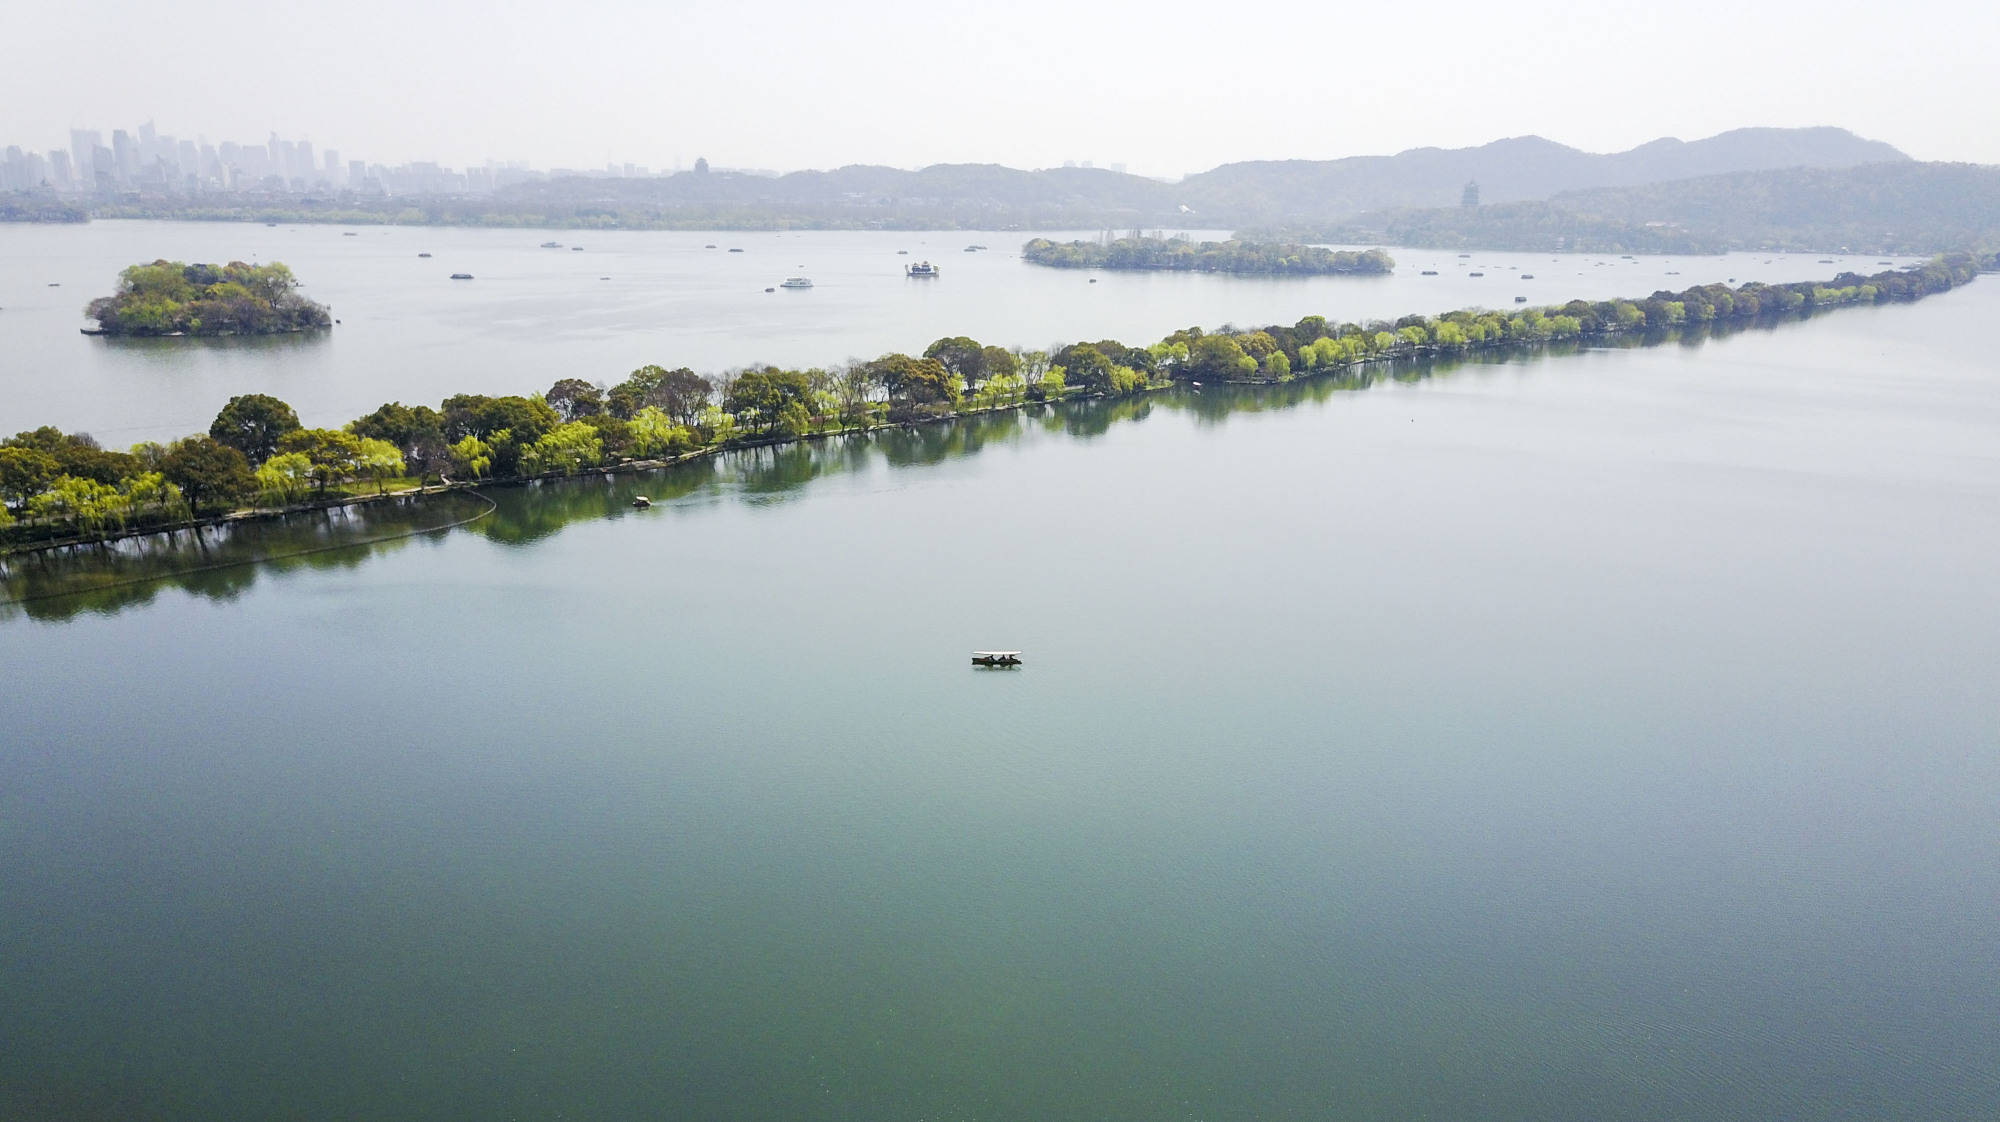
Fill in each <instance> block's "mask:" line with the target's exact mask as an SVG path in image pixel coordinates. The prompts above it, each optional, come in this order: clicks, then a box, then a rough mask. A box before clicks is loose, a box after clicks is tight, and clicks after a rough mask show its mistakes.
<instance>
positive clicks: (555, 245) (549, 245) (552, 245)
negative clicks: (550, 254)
mask: <svg viewBox="0 0 2000 1122" xmlns="http://www.w3.org/2000/svg"><path fill="white" fill-rule="evenodd" d="M542 248H543V249H561V248H562V243H561V242H543V243H542Z"/></svg>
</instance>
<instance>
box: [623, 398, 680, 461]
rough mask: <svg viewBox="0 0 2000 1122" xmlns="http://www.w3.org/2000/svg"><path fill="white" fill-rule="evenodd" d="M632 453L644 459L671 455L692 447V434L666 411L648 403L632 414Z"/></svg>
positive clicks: (630, 427) (630, 424)
mask: <svg viewBox="0 0 2000 1122" xmlns="http://www.w3.org/2000/svg"><path fill="white" fill-rule="evenodd" d="M629 431H630V432H631V434H632V444H631V448H632V454H633V455H635V456H641V457H644V458H646V459H655V458H658V457H660V456H671V455H674V454H675V453H678V452H682V451H685V450H687V449H688V448H690V447H692V446H693V444H694V434H693V433H692V432H690V431H689V430H688V429H686V428H684V427H682V426H680V425H677V424H675V423H674V419H673V418H672V417H669V416H668V415H667V411H666V410H664V409H661V408H660V407H659V406H657V405H648V406H646V407H645V408H643V409H641V410H639V411H638V412H637V413H634V414H633V415H632V420H631V422H630V423H629Z"/></svg>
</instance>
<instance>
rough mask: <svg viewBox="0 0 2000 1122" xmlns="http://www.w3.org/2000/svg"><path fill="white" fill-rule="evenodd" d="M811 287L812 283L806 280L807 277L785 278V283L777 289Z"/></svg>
mask: <svg viewBox="0 0 2000 1122" xmlns="http://www.w3.org/2000/svg"><path fill="white" fill-rule="evenodd" d="M812 286H813V282H812V281H811V280H810V279H809V278H807V277H786V278H785V283H783V284H781V285H779V286H778V287H779V288H811V287H812Z"/></svg>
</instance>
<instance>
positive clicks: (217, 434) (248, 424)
mask: <svg viewBox="0 0 2000 1122" xmlns="http://www.w3.org/2000/svg"><path fill="white" fill-rule="evenodd" d="M298 429H299V415H298V414H297V413H295V412H293V411H292V407H291V406H289V405H286V404H285V403H284V402H282V401H279V400H278V399H277V398H275V397H271V396H269V395H267V394H261V393H246V394H242V395H240V396H237V397H232V398H230V399H229V404H227V405H225V406H223V407H222V412H220V413H217V414H216V415H215V421H214V423H212V424H210V425H209V426H208V435H210V436H212V437H214V438H215V439H216V440H218V441H220V442H222V443H223V444H227V445H228V446H229V447H231V448H234V449H236V450H237V451H238V452H241V453H243V458H244V459H246V460H249V461H250V462H251V463H252V464H261V463H263V462H264V461H265V460H267V459H269V458H270V457H271V455H272V454H273V453H275V452H276V451H277V450H278V441H280V440H282V439H283V438H284V437H285V434H287V433H292V432H297V431H298Z"/></svg>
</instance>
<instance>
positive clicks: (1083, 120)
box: [0, 0, 2000, 177]
mask: <svg viewBox="0 0 2000 1122" xmlns="http://www.w3.org/2000/svg"><path fill="white" fill-rule="evenodd" d="M758 11H759V14H760V21H759V26H758V29H757V31H756V32H755V33H752V34H746V33H744V32H743V31H742V30H741V23H742V14H741V13H740V12H739V11H737V10H735V9H727V8H709V7H694V6H687V5H666V6H660V7H651V6H646V5H641V4H638V3H635V2H632V0H571V2H567V3H561V4H557V3H553V2H551V0H523V2H521V3H518V4H515V5H513V6H512V7H511V8H508V9H506V10H504V11H498V12H496V11H495V10H494V9H492V8H491V7H490V6H487V5H475V4H472V3H470V2H469V0H443V2H442V3H438V4H433V5H427V6H423V7H413V6H407V5H393V6H392V5H390V4H388V3H385V2H384V0H357V2H356V3H354V4H352V5H349V6H347V7H346V8H344V9H343V10H342V12H341V16H340V18H339V19H338V20H319V21H314V22H312V23H310V24H301V23H300V21H299V20H298V17H297V15H296V13H295V12H291V11H288V10H284V9H279V8H273V7H271V6H269V5H264V4H253V3H249V2H248V0H188V2H187V3H184V4H180V5H176V6H174V7H173V8H171V9H166V8H161V7H159V6H157V5H142V4H139V3H136V2H133V0H80V2H78V3H75V4H71V5H67V6H62V7H57V6H40V7H32V8H27V9H24V10H20V11H17V12H14V13H10V16H9V22H10V23H11V24H12V25H13V27H12V31H13V32H14V34H12V35H11V36H10V38H12V39H13V40H14V42H15V44H16V45H17V48H19V49H17V50H16V51H15V52H13V57H12V59H10V65H9V67H8V68H6V69H5V70H4V71H0V144H20V145H23V146H24V147H28V148H54V147H60V146H62V145H64V144H66V143H67V130H68V129H69V128H70V127H72V126H76V127H86V128H100V129H111V128H130V127H134V126H136V125H137V124H138V123H139V122H140V121H143V120H145V119H148V118H151V119H154V120H156V121H157V122H158V123H159V125H160V127H161V128H162V130H163V131H168V132H174V133H178V134H179V135H182V136H191V135H193V134H195V133H197V132H200V133H202V134H204V135H205V136H207V138H208V139H210V140H211V141H219V140H223V139H234V140H243V141H256V140H261V139H263V138H264V137H265V136H266V135H267V134H269V133H272V132H276V133H278V134H280V135H283V136H286V137H295V138H305V139H311V140H312V141H314V142H315V143H316V144H319V145H320V146H322V147H335V148H339V149H340V150H341V151H342V152H343V153H344V154H346V155H348V156H349V157H351V158H365V159H368V160H371V161H379V162H384V163H398V162H404V161H409V160H438V161H440V162H443V163H446V164H450V165H455V166H462V165H467V164H481V163H484V162H486V161H488V160H525V161H528V162H531V163H533V164H535V165H536V166H540V167H550V166H570V167H581V168H588V167H601V166H603V165H604V164H605V163H606V162H607V161H617V162H620V163H623V162H631V163H636V164H646V165H649V166H651V167H653V168H655V169H662V168H668V167H672V166H675V165H677V164H678V165H682V166H685V165H687V164H691V163H692V162H693V161H694V159H695V158H696V157H697V156H702V157H706V158H707V159H708V160H709V161H710V162H711V163H713V164H715V165H716V166H725V167H757V168H770V169H775V170H787V171H788V170H797V169H802V168H831V167H837V166H841V165H845V164H855V163H870V164H887V165H891V166H896V167H906V168H915V167H922V166H926V165H929V164H934V163H1000V164H1006V165H1010V166H1015V167H1050V166H1057V165H1060V164H1062V163H1063V162H1065V161H1069V160H1074V161H1079V162H1081V161H1091V162H1094V163H1095V164H1096V165H1097V166H1099V167H1105V166H1109V165H1111V164H1113V163H1121V164H1124V165H1126V166H1127V167H1128V169H1129V170H1131V171H1133V172H1136V173H1140V174H1147V175H1155V176H1162V177H1174V176H1179V175H1183V174H1187V173H1191V172H1196V171H1202V170H1206V169H1208V168H1211V167H1214V166H1216V165H1218V164H1223V163H1228V162H1233V161H1238V160H1253V159H1333V158H1338V157H1343V156H1357V155H1385V154H1390V153H1394V152H1398V151H1402V150H1404V149H1408V148H1413V147H1443V148H1458V147H1467V146H1473V145H1479V144H1484V143H1487V142H1490V141H1493V140H1496V139H1501V138H1505V137H1514V136H1523V135H1529V134H1533V135H1538V136H1542V137H1546V138H1548V139H1550V140H1553V141H1556V142H1559V143H1562V144H1567V145H1571V146H1573V147H1576V148H1580V149H1583V150H1585V151H1591V152H1614V151H1620V150H1624V149H1627V148H1631V147H1633V146H1635V145H1638V144H1642V143H1645V142H1646V141H1649V140H1653V139H1656V138H1659V137H1662V136H1676V137H1680V138H1681V139H1684V140H1694V139H1698V138H1701V137H1705V136H1711V135H1714V134H1716V133H1720V132H1725V131H1728V130H1730V129H1735V128H1743V127H1753V126H1812V125H1833V126H1838V127H1842V128H1846V129H1849V130H1851V131H1853V132H1855V133H1857V134H1859V135H1861V136H1864V137H1867V138H1870V139H1874V140H1882V141H1886V142H1888V143H1890V144H1893V145H1895V146H1896V147H1898V148H1900V149H1902V150H1903V151H1905V152H1907V153H1908V154H1910V155H1911V156H1913V157H1915V158H1917V159H1925V160H1963V161H1973V162H1983V163H2000V76H1996V75H1995V73H1994V72H1993V70H1992V68H1991V67H1990V65H1989V64H1988V62H1987V60H1986V59H1985V57H1984V54H1985V50H1986V44H1989V43H1991V42H1994V41H1995V40H1996V38H2000V14H1996V12H1995V11H1994V10H1992V9H1990V8H1972V7H1966V6H1959V5H1943V4H1922V3H1919V4H1917V5H1914V6H1906V7H1905V8H1904V9H1902V11H1903V12H1904V18H1902V19H1899V20H1896V21H1893V22H1891V21H1885V20H1884V19H1883V18H1882V16H1881V14H1880V12H1879V11H1875V10H1859V9H1857V10H1842V9H1834V8H1827V7H1825V6H1822V5H1811V6H1808V5H1807V4H1804V3H1801V2H1798V0H1781V2H1777V3H1772V4H1768V5H1760V6H1757V7H1755V8H1751V9H1744V10H1740V11H1737V12H1733V13H1732V14H1731V16H1730V19H1729V21H1728V23H1727V24H1726V25H1721V24H1716V23H1706V24H1702V23H1697V22H1696V21H1689V20H1679V19H1674V18H1672V15H1671V13H1670V12H1668V11H1666V10H1663V9H1657V8H1641V7H1637V6H1623V5H1620V6H1603V7H1597V8H1575V7H1567V6H1565V7H1561V8H1558V7H1556V6H1554V5H1546V6H1540V7H1538V8H1536V9H1532V10H1523V9H1521V8H1519V7H1518V6H1516V7H1501V6H1497V5H1475V4H1468V3H1446V2H1437V0H1429V2H1426V0H1419V2H1417V3H1414V4H1401V5H1396V6H1394V7H1393V8H1383V9H1377V10H1369V11H1338V12H1336V11H1333V10H1330V9H1323V8H1307V7H1304V6H1298V5H1292V4H1284V3H1274V2H1270V0H1252V2H1250V3H1247V4H1239V5H1234V6H1232V7H1231V8H1230V9H1229V11H1228V15H1229V22H1228V23H1227V24H1226V25H1219V24H1218V23H1217V22H1216V20H1215V17H1214V10H1213V9H1208V8H1204V7H1201V6H1197V5H1192V4H1185V3H1166V4H1161V5H1155V6H1152V7H1150V8H1148V9H1146V12H1145V18H1144V20H1143V22H1139V21H1136V20H1135V19H1134V17H1133V15H1132V14H1131V13H1130V12H1128V11H1122V10H1120V11H1112V10H1107V9H1104V8H1075V7H1072V6H1069V5H1058V4H1055V3H1051V2H1049V0H1023V2H1022V3H1020V4H1018V5H1015V6H1014V7H1013V8H1011V9H1010V10H1008V11H1005V12H1002V11H999V10H995V9H981V10H964V11H961V10H955V9H947V8H943V7H940V6H937V5H930V4H918V3H913V2H910V0H884V2H882V3H879V4H875V5H871V6H870V7H869V8H868V9H866V11H865V12H864V13H863V14H861V15H860V16H859V17H857V14H856V10H855V9H853V8H835V7H829V6H825V5H812V4H805V3H799V2H797V0H771V2H770V3H767V4H764V5H762V6H761V7H760V8H759V9H758ZM1941 25H1943V26H1949V27H1950V28H1951V29H1952V33H1951V34H1950V35H1943V36H1941V35H1939V34H1938V28H1939V27H1940V26H1941ZM82 60H88V62H87V64H85V63H84V62H83V61H82ZM218 78H223V79H226V80H217V79H218ZM253 91H254V92H253Z"/></svg>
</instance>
